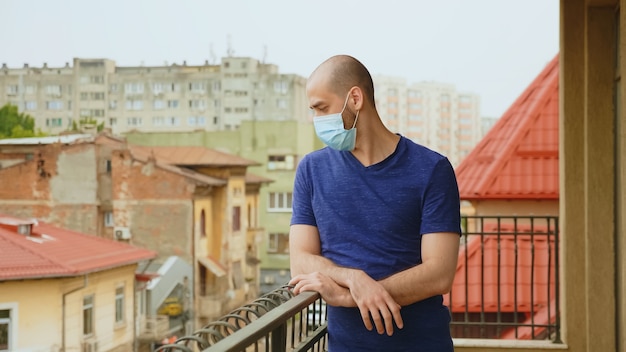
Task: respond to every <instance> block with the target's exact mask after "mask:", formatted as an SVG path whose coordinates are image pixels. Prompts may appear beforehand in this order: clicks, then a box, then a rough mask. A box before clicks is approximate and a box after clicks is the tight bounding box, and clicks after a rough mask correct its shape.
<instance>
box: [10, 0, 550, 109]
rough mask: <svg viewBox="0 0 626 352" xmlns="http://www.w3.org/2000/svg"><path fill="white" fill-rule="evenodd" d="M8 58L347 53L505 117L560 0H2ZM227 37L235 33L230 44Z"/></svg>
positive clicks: (304, 65)
mask: <svg viewBox="0 0 626 352" xmlns="http://www.w3.org/2000/svg"><path fill="white" fill-rule="evenodd" d="M0 12H1V13H2V14H3V16H2V20H0V45H1V46H2V51H0V62H2V63H6V64H7V65H9V67H22V66H23V65H24V63H28V64H30V65H31V66H41V65H42V64H43V63H44V62H46V63H48V65H49V66H62V65H65V63H66V62H70V63H71V62H72V59H73V58H74V57H81V58H108V59H111V60H114V61H116V63H117V65H120V66H136V65H140V64H142V63H143V64H144V65H162V64H163V63H165V62H167V63H168V64H171V63H179V64H180V63H182V61H183V60H186V61H187V64H189V65H195V64H203V63H204V61H205V60H209V61H210V62H219V60H220V58H221V57H223V56H226V55H227V50H228V48H229V45H230V48H231V50H232V51H233V54H234V55H235V56H248V57H253V58H256V59H264V60H265V61H266V62H269V63H273V64H276V65H278V67H279V70H280V72H281V73H296V74H299V75H302V76H305V77H307V76H308V75H309V74H310V73H311V71H312V70H313V69H314V68H315V67H316V66H317V65H318V64H319V63H321V62H322V61H323V60H325V59H326V58H328V57H330V56H332V55H335V54H349V55H353V56H355V57H356V58H357V59H359V60H360V61H362V62H363V63H364V64H365V65H366V66H367V67H368V68H369V70H370V72H371V73H372V74H373V75H376V74H380V75H389V76H398V77H403V78H405V79H406V80H407V81H408V82H409V83H411V82H420V81H439V82H445V83H452V84H454V85H455V86H456V87H457V89H458V90H460V91H467V92H473V93H477V94H479V95H480V96H481V100H482V115H483V116H493V117H499V116H500V115H502V114H503V113H504V112H505V111H506V109H507V108H508V107H509V106H510V105H511V103H512V102H513V101H514V100H515V98H517V96H518V95H519V94H520V93H522V91H523V90H524V89H525V88H526V86H527V85H528V84H529V83H530V82H531V81H532V79H534V78H535V76H536V75H537V74H538V73H539V72H540V71H541V70H542V69H543V68H544V66H545V65H546V64H547V63H548V62H549V61H550V60H551V59H552V58H554V57H555V56H556V55H557V54H558V49H559V2H558V1H557V0H474V1H470V0H447V1H437V0H313V1H298V0H107V1H94V0H60V1H50V0H0ZM229 43H230V44H229Z"/></svg>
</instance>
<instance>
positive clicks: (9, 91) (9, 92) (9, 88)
mask: <svg viewBox="0 0 626 352" xmlns="http://www.w3.org/2000/svg"><path fill="white" fill-rule="evenodd" d="M18 92H19V87H18V86H17V84H13V85H10V86H7V95H17V93H18Z"/></svg>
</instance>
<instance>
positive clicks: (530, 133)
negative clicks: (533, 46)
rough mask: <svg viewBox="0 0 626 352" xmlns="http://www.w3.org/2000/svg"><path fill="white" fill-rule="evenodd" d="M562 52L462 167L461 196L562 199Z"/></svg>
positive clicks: (458, 173) (471, 198) (507, 112)
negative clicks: (560, 80)
mask: <svg viewBox="0 0 626 352" xmlns="http://www.w3.org/2000/svg"><path fill="white" fill-rule="evenodd" d="M558 67H559V65H558V55H557V56H556V57H555V58H554V59H553V60H552V61H551V62H550V63H549V64H548V65H547V66H546V67H545V68H544V70H543V71H542V72H541V73H540V74H539V76H537V77H536V78H535V80H534V81H533V82H532V83H531V84H530V86H528V88H526V90H525V91H524V93H522V95H520V96H519V98H518V99H517V100H516V101H515V102H514V103H513V105H511V107H510V108H509V109H508V110H507V111H506V112H505V113H504V115H502V117H501V118H500V119H499V120H498V122H496V124H495V125H494V126H493V127H492V128H491V130H490V131H489V132H488V133H487V135H486V136H485V137H484V138H483V139H482V140H481V141H480V142H479V143H478V145H477V146H476V147H475V148H474V149H473V150H472V152H471V153H470V154H469V155H468V156H467V157H466V158H465V159H464V160H463V161H462V162H461V164H460V165H459V166H458V168H457V169H456V174H457V179H458V182H459V192H460V195H461V199H465V200H474V199H558V198H559V175H558V170H559V160H558V143H559V142H558V136H559V131H558V116H559V111H558V105H559V99H558V98H559V87H558V82H559V75H558V73H559V68H558Z"/></svg>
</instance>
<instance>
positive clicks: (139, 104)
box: [126, 100, 143, 110]
mask: <svg viewBox="0 0 626 352" xmlns="http://www.w3.org/2000/svg"><path fill="white" fill-rule="evenodd" d="M126 110H143V101H142V100H127V101H126Z"/></svg>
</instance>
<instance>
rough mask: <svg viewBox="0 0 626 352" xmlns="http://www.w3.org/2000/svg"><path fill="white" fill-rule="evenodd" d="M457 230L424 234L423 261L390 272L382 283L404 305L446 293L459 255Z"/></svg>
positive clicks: (450, 285) (450, 286)
mask: <svg viewBox="0 0 626 352" xmlns="http://www.w3.org/2000/svg"><path fill="white" fill-rule="evenodd" d="M459 244H460V238H459V234H458V233H452V232H438V233H430V234H425V235H423V236H422V264H420V265H417V266H414V267H412V268H410V269H407V270H404V271H401V272H399V273H397V274H394V275H391V276H389V277H387V278H385V279H383V280H381V281H380V283H381V284H382V285H383V286H384V287H385V289H387V291H388V292H389V293H390V294H391V296H392V297H393V298H394V299H395V301H396V302H398V303H399V304H401V305H403V306H404V305H408V304H411V303H415V302H418V301H421V300H423V299H426V298H429V297H432V296H435V295H441V294H446V293H448V292H450V290H451V288H452V281H453V280H454V275H455V273H456V265H457V259H458V255H459Z"/></svg>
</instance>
